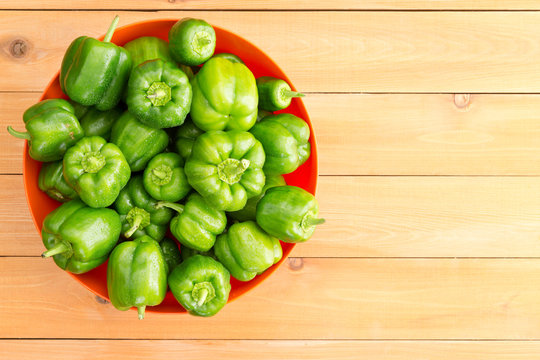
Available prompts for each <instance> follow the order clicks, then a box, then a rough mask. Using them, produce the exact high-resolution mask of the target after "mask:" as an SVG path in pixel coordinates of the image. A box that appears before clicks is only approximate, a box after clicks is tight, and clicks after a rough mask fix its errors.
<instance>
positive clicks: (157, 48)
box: [124, 36, 174, 69]
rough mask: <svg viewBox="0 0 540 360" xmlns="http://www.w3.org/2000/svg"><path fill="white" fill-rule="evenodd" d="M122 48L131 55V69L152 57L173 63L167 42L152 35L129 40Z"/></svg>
mask: <svg viewBox="0 0 540 360" xmlns="http://www.w3.org/2000/svg"><path fill="white" fill-rule="evenodd" d="M124 49H126V50H127V51H128V53H129V55H131V66H132V69H134V68H135V67H137V66H139V65H140V64H142V63H143V62H145V61H148V60H154V59H161V60H163V61H168V62H171V63H174V60H173V58H172V56H171V53H170V51H169V44H168V43H167V42H166V41H165V40H163V39H160V38H157V37H154V36H141V37H139V38H136V39H135V40H131V41H130V42H128V43H126V44H125V45H124Z"/></svg>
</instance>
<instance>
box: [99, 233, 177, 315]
mask: <svg viewBox="0 0 540 360" xmlns="http://www.w3.org/2000/svg"><path fill="white" fill-rule="evenodd" d="M167 271H168V267H167V263H166V262H165V259H164V257H163V252H162V251H161V248H160V247H159V244H158V243H157V242H156V241H155V240H154V239H152V238H151V237H149V236H142V237H140V238H137V239H135V240H133V241H125V242H123V243H120V244H118V246H116V247H115V248H114V250H113V252H112V253H111V256H110V258H109V264H108V266H107V290H108V292H109V298H110V299H111V304H113V306H114V307H115V308H117V309H118V310H122V311H126V310H128V309H129V308H131V307H133V306H135V307H137V311H138V314H139V320H142V319H144V311H145V309H146V307H147V306H155V305H159V304H161V302H162V301H163V300H164V299H165V295H166V293H167Z"/></svg>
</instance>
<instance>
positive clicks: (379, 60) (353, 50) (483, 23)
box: [0, 11, 540, 93]
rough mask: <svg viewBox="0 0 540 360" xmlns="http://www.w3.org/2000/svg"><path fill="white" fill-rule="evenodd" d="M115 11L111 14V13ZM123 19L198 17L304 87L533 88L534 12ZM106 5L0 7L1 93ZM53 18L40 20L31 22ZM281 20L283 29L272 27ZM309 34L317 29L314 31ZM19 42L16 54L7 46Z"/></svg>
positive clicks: (165, 14)
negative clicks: (84, 8)
mask: <svg viewBox="0 0 540 360" xmlns="http://www.w3.org/2000/svg"><path fill="white" fill-rule="evenodd" d="M115 13H116V12H115ZM118 14H120V16H121V25H125V24H129V23H133V22H136V21H141V20H148V19H162V18H173V19H174V18H181V17H184V16H190V17H198V18H204V19H206V20H207V21H209V22H210V23H212V24H214V25H217V26H221V27H223V28H226V29H228V30H230V31H232V32H235V33H237V34H238V35H240V36H243V37H244V38H246V39H248V40H250V41H252V42H253V43H254V44H256V45H257V46H259V47H260V48H261V49H264V51H265V52H267V54H268V55H269V56H270V57H272V58H273V59H274V60H275V61H276V62H277V63H278V64H279V65H280V66H281V67H282V69H283V70H284V71H285V73H287V74H288V75H289V77H290V78H291V81H292V82H294V84H295V86H296V88H298V89H299V90H302V91H306V92H451V93H456V92H458V93H469V92H489V93H497V92H503V93H509V92H510V93H514V92H519V93H529V92H534V93H537V92H539V89H540V71H538V62H537V61H536V59H537V58H538V57H539V54H540V45H539V44H540V33H539V32H538V31H536V30H537V26H538V23H539V22H540V13H538V12H527V13H521V12H459V11H457V12H440V11H436V12H393V11H382V12H377V11H370V12H346V11H343V12H341V11H336V12H319V11H314V12H309V11H308V12H296V11H295V12H280V11H271V12H260V11H253V12H250V11H240V12H234V11H224V12H223V11H214V12H201V11H185V12H184V11H181V12H172V11H156V12H140V11H132V12H125V11H119V12H118ZM107 15H108V14H107V13H104V12H91V11H88V12H66V11H46V12H42V11H32V12H25V11H3V12H0V29H2V30H1V31H0V68H9V69H10V72H9V73H8V74H6V76H3V77H1V78H0V91H29V90H33V91H41V90H43V88H44V87H45V85H46V84H47V83H48V82H49V80H50V78H51V77H52V75H53V74H55V73H56V71H57V70H58V69H59V66H60V63H61V60H62V57H63V54H64V52H65V50H66V48H67V46H68V44H69V43H70V42H71V41H72V40H73V39H74V38H75V37H77V36H79V35H83V34H85V35H90V36H98V35H101V34H103V33H104V32H105V31H106V29H107V27H108V26H109V22H110V19H111V17H112V14H110V16H107ZM41 18H54V19H55V21H54V22H50V21H47V22H43V23H42V24H41V26H28V24H32V23H35V22H36V20H37V19H41ZM276 24H283V26H276ZM314 34H315V35H316V36H314ZM17 41H19V42H22V43H20V44H22V45H20V46H18V47H16V49H19V50H20V49H24V51H23V52H22V53H19V55H18V57H15V56H13V50H12V46H13V44H16V43H17Z"/></svg>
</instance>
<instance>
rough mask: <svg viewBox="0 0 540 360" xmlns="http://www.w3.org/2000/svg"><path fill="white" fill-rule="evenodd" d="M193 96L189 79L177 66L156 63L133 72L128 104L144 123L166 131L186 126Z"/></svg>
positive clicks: (163, 62)
mask: <svg viewBox="0 0 540 360" xmlns="http://www.w3.org/2000/svg"><path fill="white" fill-rule="evenodd" d="M191 96H192V95H191V85H190V83H189V79H188V77H187V75H186V74H185V73H184V72H183V71H182V70H180V69H178V68H177V67H176V66H175V65H174V64H173V63H170V62H165V61H163V60H161V59H155V60H149V61H147V62H144V63H142V64H140V65H139V66H137V67H136V68H135V69H133V72H132V73H131V76H130V78H129V83H128V88H127V99H126V103H127V106H128V109H129V112H130V113H132V114H133V115H135V117H136V118H137V119H139V120H140V121H141V122H142V123H144V124H146V125H148V126H151V127H154V128H158V129H162V128H170V127H174V126H179V125H182V124H183V123H184V120H185V119H186V116H187V114H188V112H189V109H190V106H191Z"/></svg>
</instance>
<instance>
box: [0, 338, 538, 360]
mask: <svg viewBox="0 0 540 360" xmlns="http://www.w3.org/2000/svg"><path fill="white" fill-rule="evenodd" d="M539 351H540V342H538V341H489V342H484V341H414V340H412V341H411V340H410V341H358V340H349V341H344V340H272V341H266V340H262V341H261V340H0V357H2V358H5V359H40V360H41V359H49V358H50V359H54V360H64V359H65V360H83V359H84V360H87V359H102V360H116V359H124V358H129V359H133V360H170V359H174V358H177V357H178V356H179V354H182V355H181V356H182V358H188V359H190V360H207V359H208V357H209V354H216V353H217V354H219V359H221V360H238V359H253V357H254V356H256V357H257V359H260V360H275V359H287V360H296V359H298V360H318V359H321V355H329V356H331V358H332V359H336V360H357V359H358V358H361V359H362V358H369V359H373V360H383V359H384V360H411V359H429V360H454V359H456V360H457V359H460V360H461V359H475V360H509V359H522V360H530V359H534V358H535V357H536V356H537V354H538V352H539Z"/></svg>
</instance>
